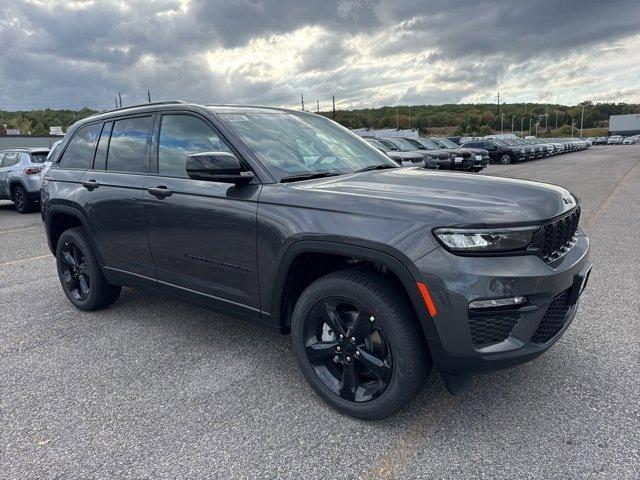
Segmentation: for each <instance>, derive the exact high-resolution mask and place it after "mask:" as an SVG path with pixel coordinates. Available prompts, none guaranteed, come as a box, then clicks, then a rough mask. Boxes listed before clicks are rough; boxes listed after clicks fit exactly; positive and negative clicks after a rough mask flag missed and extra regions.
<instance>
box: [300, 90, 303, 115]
mask: <svg viewBox="0 0 640 480" xmlns="http://www.w3.org/2000/svg"><path fill="white" fill-rule="evenodd" d="M300 104H301V105H302V111H303V112H304V93H303V94H302V95H300Z"/></svg>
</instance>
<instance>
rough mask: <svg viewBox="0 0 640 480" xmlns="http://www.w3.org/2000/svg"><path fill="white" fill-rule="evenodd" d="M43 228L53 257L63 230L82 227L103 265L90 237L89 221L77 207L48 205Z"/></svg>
mask: <svg viewBox="0 0 640 480" xmlns="http://www.w3.org/2000/svg"><path fill="white" fill-rule="evenodd" d="M45 226H46V232H47V240H48V243H49V250H51V252H52V253H53V254H54V255H55V254H56V247H57V245H58V239H59V238H60V236H61V235H62V233H63V232H64V231H65V230H68V229H70V228H74V227H82V228H84V231H85V232H86V234H87V237H88V238H89V241H90V242H91V246H92V247H93V251H94V252H95V254H96V257H97V258H98V262H99V263H100V266H102V265H103V261H102V256H101V255H100V251H99V250H98V249H97V248H96V243H95V242H94V240H93V236H92V235H91V230H90V228H89V221H88V219H87V218H86V216H85V215H84V213H83V212H82V211H81V210H80V209H79V208H77V207H74V206H72V205H48V206H47V214H46V217H45Z"/></svg>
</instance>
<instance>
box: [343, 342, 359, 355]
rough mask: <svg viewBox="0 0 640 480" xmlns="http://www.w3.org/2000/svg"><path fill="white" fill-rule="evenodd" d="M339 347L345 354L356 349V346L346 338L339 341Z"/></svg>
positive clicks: (349, 353)
mask: <svg viewBox="0 0 640 480" xmlns="http://www.w3.org/2000/svg"><path fill="white" fill-rule="evenodd" d="M340 348H341V349H342V352H343V353H344V354H345V355H351V354H353V353H355V351H356V346H355V345H354V344H353V343H351V342H350V341H348V340H346V341H342V342H340Z"/></svg>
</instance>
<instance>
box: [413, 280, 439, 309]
mask: <svg viewBox="0 0 640 480" xmlns="http://www.w3.org/2000/svg"><path fill="white" fill-rule="evenodd" d="M416 285H417V286H418V290H419V291H420V295H422V300H424V304H425V305H426V306H427V310H428V311H429V315H431V317H432V318H433V317H435V316H436V314H437V313H438V309H437V308H436V304H435V303H433V299H432V298H431V294H430V293H429V289H428V288H427V286H426V285H425V284H424V283H422V282H416Z"/></svg>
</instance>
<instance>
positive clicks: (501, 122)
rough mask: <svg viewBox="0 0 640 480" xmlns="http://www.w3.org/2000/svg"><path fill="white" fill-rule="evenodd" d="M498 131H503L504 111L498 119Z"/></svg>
mask: <svg viewBox="0 0 640 480" xmlns="http://www.w3.org/2000/svg"><path fill="white" fill-rule="evenodd" d="M500 133H504V113H503V114H502V116H501V119H500Z"/></svg>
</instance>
